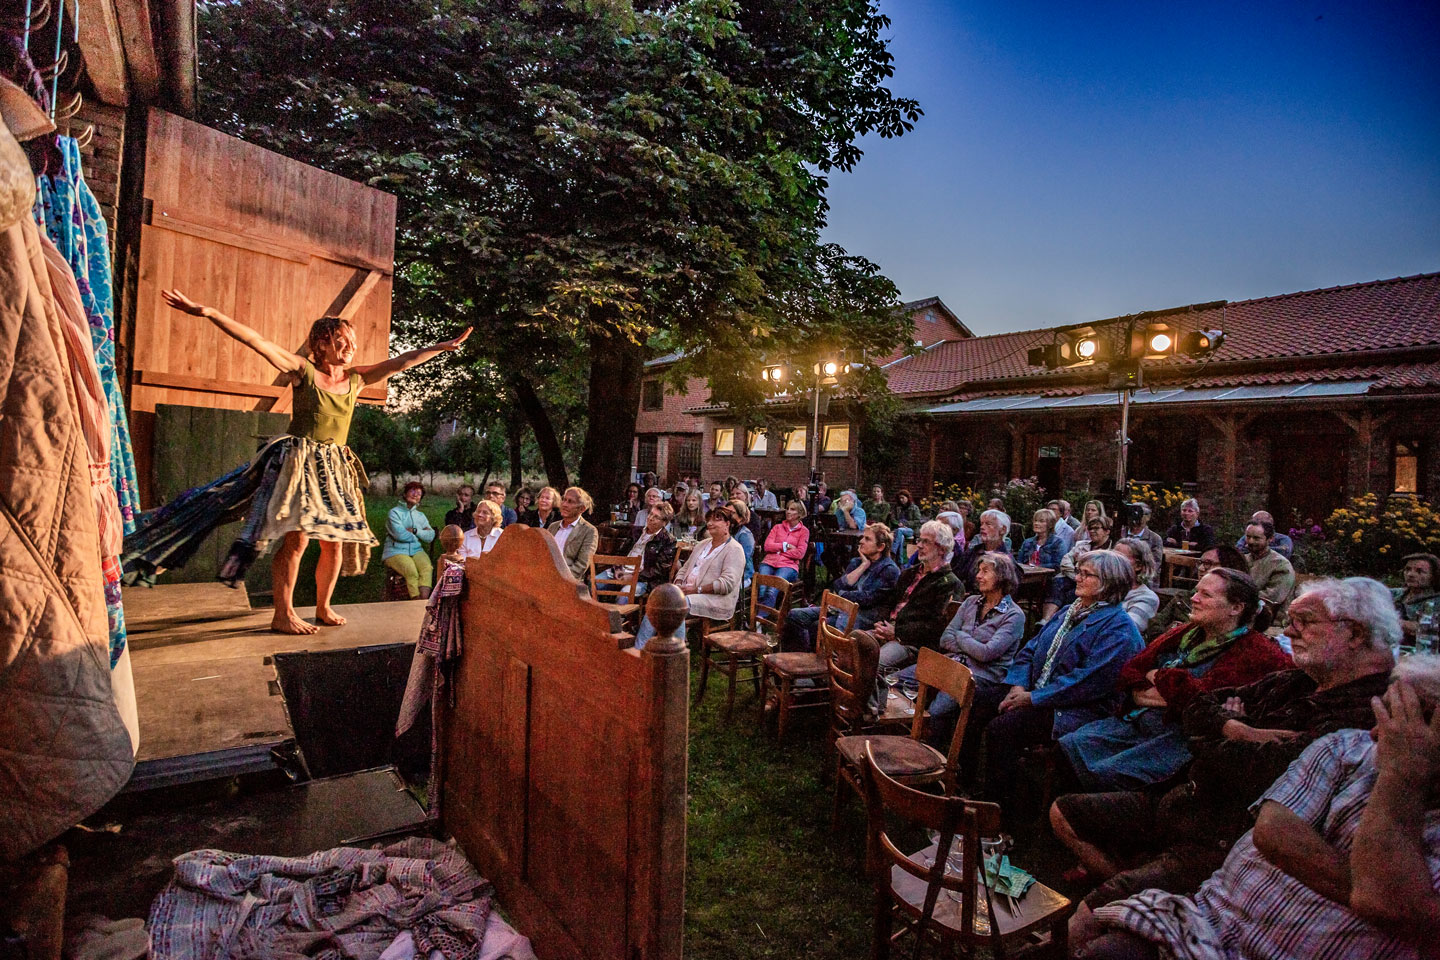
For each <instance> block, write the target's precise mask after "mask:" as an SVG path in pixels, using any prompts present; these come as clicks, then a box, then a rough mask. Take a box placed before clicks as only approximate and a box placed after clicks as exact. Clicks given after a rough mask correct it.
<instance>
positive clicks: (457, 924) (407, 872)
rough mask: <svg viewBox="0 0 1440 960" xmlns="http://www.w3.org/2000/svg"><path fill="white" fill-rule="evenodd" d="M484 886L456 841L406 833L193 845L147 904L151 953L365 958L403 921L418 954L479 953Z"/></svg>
mask: <svg viewBox="0 0 1440 960" xmlns="http://www.w3.org/2000/svg"><path fill="white" fill-rule="evenodd" d="M490 911H491V897H490V886H489V884H488V883H487V882H486V881H485V880H484V879H483V878H482V877H481V876H480V875H479V874H478V873H476V872H475V868H474V867H472V866H471V865H470V864H469V862H468V861H466V860H465V858H464V857H463V856H461V855H460V854H459V853H458V852H457V851H455V850H453V849H452V848H450V847H448V846H446V845H445V844H443V843H440V842H439V841H437V840H430V839H426V838H420V837H411V838H408V839H406V840H402V841H400V842H398V843H395V844H392V845H391V846H388V847H386V848H385V849H384V850H361V849H357V848H353V847H339V848H336V849H334V850H324V851H321V852H319V853H314V854H311V855H310V856H308V857H300V858H288V857H264V856H247V855H245V854H237V853H225V852H223V851H220V850H196V851H193V852H191V853H186V854H182V855H181V856H179V857H177V858H176V859H175V877H174V879H172V880H171V881H170V883H169V885H168V886H166V888H165V889H164V890H163V891H161V893H160V896H158V897H157V898H156V899H155V902H154V903H153V904H152V905H151V907H150V924H149V925H150V956H151V957H152V958H153V960H209V958H216V960H218V958H221V957H224V958H227V960H245V958H252V957H253V958H256V960H261V958H264V960H284V958H296V960H298V958H301V957H312V958H323V960H341V958H342V957H343V958H348V960H376V958H378V957H379V956H380V955H381V954H382V953H384V952H385V949H386V948H387V947H388V946H389V945H390V944H391V943H393V942H394V941H395V939H396V938H397V937H398V936H399V935H400V933H401V932H402V931H406V930H408V931H410V932H411V933H412V935H413V936H414V938H415V943H416V945H417V947H420V948H421V949H422V950H423V951H425V952H424V953H423V954H422V955H423V956H429V951H430V950H439V951H440V953H441V955H442V956H443V957H445V960H475V958H477V957H479V956H480V952H481V944H482V942H483V940H484V936H485V927H486V922H487V920H488V919H489V916H490Z"/></svg>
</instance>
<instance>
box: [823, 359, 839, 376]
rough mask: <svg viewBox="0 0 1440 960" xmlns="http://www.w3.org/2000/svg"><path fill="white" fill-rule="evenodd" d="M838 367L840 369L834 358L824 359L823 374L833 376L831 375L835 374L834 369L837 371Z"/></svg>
mask: <svg viewBox="0 0 1440 960" xmlns="http://www.w3.org/2000/svg"><path fill="white" fill-rule="evenodd" d="M838 369H840V368H839V366H838V365H837V364H836V363H835V361H834V360H826V361H825V376H827V377H833V376H835V371H837V370H838Z"/></svg>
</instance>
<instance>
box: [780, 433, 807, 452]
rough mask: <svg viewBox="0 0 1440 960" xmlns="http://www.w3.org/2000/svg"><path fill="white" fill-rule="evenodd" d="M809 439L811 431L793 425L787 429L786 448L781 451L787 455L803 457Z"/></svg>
mask: <svg viewBox="0 0 1440 960" xmlns="http://www.w3.org/2000/svg"><path fill="white" fill-rule="evenodd" d="M809 441H810V437H809V431H807V430H806V429H805V428H804V427H791V428H790V429H789V430H786V431H785V442H784V449H783V450H782V451H781V453H782V454H783V455H784V456H787V457H803V456H805V448H806V445H807V444H808V443H809Z"/></svg>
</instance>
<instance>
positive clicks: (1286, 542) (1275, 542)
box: [1235, 510, 1295, 560]
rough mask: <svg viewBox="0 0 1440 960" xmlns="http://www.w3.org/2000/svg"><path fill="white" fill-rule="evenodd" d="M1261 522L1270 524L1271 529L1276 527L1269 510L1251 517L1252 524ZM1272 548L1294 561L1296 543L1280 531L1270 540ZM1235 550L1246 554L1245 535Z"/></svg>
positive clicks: (1257, 512)
mask: <svg viewBox="0 0 1440 960" xmlns="http://www.w3.org/2000/svg"><path fill="white" fill-rule="evenodd" d="M1261 520H1263V521H1265V522H1267V523H1269V524H1270V526H1271V527H1274V526H1275V518H1274V517H1272V516H1271V515H1270V511H1269V510H1256V511H1255V512H1254V513H1252V514H1251V515H1250V522H1251V523H1258V522H1260V521H1261ZM1270 548H1271V549H1272V550H1274V551H1275V552H1276V553H1278V554H1280V556H1282V557H1284V558H1285V559H1286V560H1290V559H1292V558H1293V557H1294V555H1295V541H1294V540H1291V539H1290V537H1289V536H1288V535H1286V534H1283V533H1281V532H1280V531H1279V530H1276V531H1275V535H1274V536H1272V537H1271V538H1270ZM1235 549H1236V550H1239V551H1240V552H1241V553H1244V552H1245V535H1244V534H1241V535H1240V539H1239V540H1236V541H1235Z"/></svg>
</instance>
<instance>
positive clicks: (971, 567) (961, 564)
mask: <svg viewBox="0 0 1440 960" xmlns="http://www.w3.org/2000/svg"><path fill="white" fill-rule="evenodd" d="M1010 552H1011V550H1010V517H1009V516H1008V515H1007V514H1006V513H1005V512H1004V511H1003V510H986V511H985V512H984V513H982V514H980V532H979V533H977V534H975V539H974V540H972V541H971V542H970V545H969V546H968V547H964V548H963V549H961V550H956V551H955V556H954V558H953V559H952V560H951V562H950V567H951V569H953V570H954V571H955V576H956V577H957V578H958V579H959V580H960V582H961V583H963V584H965V589H966V591H968V592H972V593H973V592H974V590H975V569H976V567H977V566H978V564H979V563H980V558H981V557H983V556H984V555H985V554H987V553H1004V554H1007V555H1008V554H1009V553H1010Z"/></svg>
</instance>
